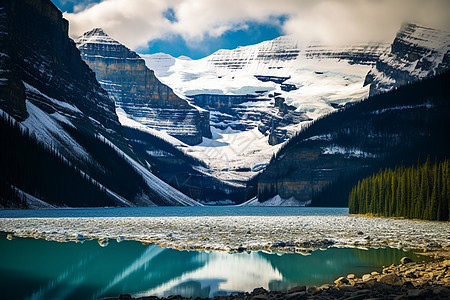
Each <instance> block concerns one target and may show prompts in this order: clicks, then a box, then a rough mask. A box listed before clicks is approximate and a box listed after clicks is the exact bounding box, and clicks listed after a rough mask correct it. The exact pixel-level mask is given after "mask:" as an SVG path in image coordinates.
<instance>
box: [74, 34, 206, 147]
mask: <svg viewBox="0 0 450 300" xmlns="http://www.w3.org/2000/svg"><path fill="white" fill-rule="evenodd" d="M76 43H77V47H78V49H79V50H80V52H81V56H82V58H83V59H84V60H85V61H86V62H87V63H88V64H89V66H90V67H91V68H92V69H93V70H94V72H95V73H96V76H97V79H98V80H99V82H100V83H101V85H102V86H103V87H104V88H105V89H106V90H107V91H108V93H109V94H110V96H111V97H112V98H113V99H114V100H115V102H116V105H117V106H118V107H120V108H122V109H123V110H124V111H125V113H126V114H127V115H128V116H129V117H130V118H132V119H135V120H136V121H138V122H140V123H142V124H144V125H146V126H148V127H150V128H155V129H158V130H165V131H166V132H167V133H169V134H170V135H172V136H174V137H176V138H178V139H180V140H181V141H184V142H186V143H188V144H198V143H200V142H201V141H202V136H206V137H209V136H211V132H210V130H209V119H208V117H209V116H208V114H207V113H205V112H203V113H200V112H199V111H198V110H197V109H196V108H195V107H193V106H191V105H190V104H189V103H188V102H187V101H186V100H184V99H181V98H180V97H178V96H177V95H176V94H175V93H174V92H173V91H172V89H171V88H169V87H168V86H167V85H165V84H162V83H161V82H160V81H159V80H158V79H157V78H156V76H155V75H154V72H153V71H151V70H150V69H148V68H147V67H146V66H145V61H144V60H143V59H141V58H140V57H139V55H137V54H136V53H135V52H133V51H131V50H130V49H128V48H127V47H125V46H124V45H122V44H120V43H119V42H117V41H115V40H114V39H112V38H111V37H109V36H108V35H107V34H106V33H104V32H103V30H102V29H101V28H95V29H93V30H91V31H89V32H86V33H84V34H83V35H82V36H80V37H79V38H78V39H77V40H76Z"/></svg>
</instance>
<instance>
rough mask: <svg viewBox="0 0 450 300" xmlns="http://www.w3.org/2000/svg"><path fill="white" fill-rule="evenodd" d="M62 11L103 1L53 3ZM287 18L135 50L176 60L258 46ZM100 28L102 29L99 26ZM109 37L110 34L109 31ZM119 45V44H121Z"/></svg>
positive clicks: (169, 38) (170, 13) (172, 37)
mask: <svg viewBox="0 0 450 300" xmlns="http://www.w3.org/2000/svg"><path fill="white" fill-rule="evenodd" d="M52 2H53V3H54V4H55V5H56V6H57V7H58V8H59V9H60V10H61V11H62V12H68V13H73V12H74V9H75V10H76V9H77V5H79V6H78V9H80V7H89V5H92V4H96V3H99V2H101V1H100V0H52ZM163 16H164V17H165V18H166V19H167V20H169V21H170V22H172V23H173V22H176V21H177V18H176V13H175V12H174V10H173V9H168V10H166V11H165V12H164V13H163ZM284 21H285V16H283V15H280V16H276V17H271V18H269V20H268V21H266V22H255V21H248V22H243V23H242V24H240V26H238V28H233V29H230V30H227V31H226V32H224V33H223V34H222V35H220V36H210V35H205V36H204V37H203V38H202V39H201V40H193V41H188V42H187V41H186V40H185V39H184V38H183V36H182V35H181V34H176V33H175V34H167V35H166V36H163V37H161V38H156V39H152V40H150V41H148V43H147V44H146V45H141V46H138V47H134V50H136V51H137V52H139V53H142V54H147V53H158V52H163V53H168V54H170V55H172V56H174V57H179V56H181V55H185V56H188V57H190V58H193V59H198V58H202V57H205V56H207V55H209V54H211V53H213V52H215V51H217V50H219V49H234V48H237V47H238V46H247V45H253V44H257V43H259V42H262V41H266V40H271V39H274V38H277V37H279V36H281V35H283V31H282V25H283V22H284ZM98 27H102V25H101V24H98ZM106 32H107V33H108V31H107V30H106ZM119 42H120V40H119Z"/></svg>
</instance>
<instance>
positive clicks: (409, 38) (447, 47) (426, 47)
mask: <svg viewBox="0 0 450 300" xmlns="http://www.w3.org/2000/svg"><path fill="white" fill-rule="evenodd" d="M449 68H450V33H449V32H444V31H440V30H436V29H432V28H426V27H422V26H419V25H415V24H403V25H402V27H401V29H400V31H399V32H398V33H397V36H396V37H395V39H394V41H393V43H392V45H391V47H390V48H389V49H388V50H386V52H384V53H383V54H382V55H381V56H380V57H379V59H377V60H376V65H375V66H374V67H373V68H372V69H371V70H370V72H369V73H368V74H367V76H366V80H365V85H367V84H370V95H375V94H378V93H381V92H386V91H389V90H391V89H393V88H395V87H399V86H401V85H405V84H407V83H411V82H414V81H417V80H420V79H424V78H427V77H429V76H433V75H436V74H439V73H441V72H443V71H445V70H448V69H449Z"/></svg>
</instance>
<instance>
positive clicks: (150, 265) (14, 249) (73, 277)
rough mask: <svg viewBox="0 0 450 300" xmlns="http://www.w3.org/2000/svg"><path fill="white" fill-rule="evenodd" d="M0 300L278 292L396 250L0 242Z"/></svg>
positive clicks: (328, 278) (356, 269)
mask: <svg viewBox="0 0 450 300" xmlns="http://www.w3.org/2000/svg"><path fill="white" fill-rule="evenodd" d="M0 249H1V256H0V290H1V291H2V297H4V298H3V299H97V298H99V297H108V296H118V295H119V294H121V293H130V294H132V295H134V296H150V295H158V296H169V295H172V294H181V295H183V296H192V297H197V296H201V297H207V296H209V297H213V296H216V295H221V294H227V293H230V292H233V291H252V290H253V289H254V288H256V287H259V286H262V287H264V288H266V289H271V290H285V289H288V288H290V287H292V286H296V285H320V284H324V283H329V282H332V281H333V280H335V279H336V278H338V277H339V276H345V275H347V274H349V273H355V274H364V273H366V272H371V271H373V270H377V269H378V270H380V267H381V266H383V265H386V266H387V265H390V264H392V263H398V262H399V260H400V258H401V257H403V256H405V255H408V256H409V257H412V258H413V259H418V258H416V257H415V255H414V254H412V253H405V252H404V251H401V250H397V249H390V248H387V249H369V250H361V249H350V248H331V249H328V250H325V251H321V250H317V251H314V252H313V253H312V254H311V255H308V256H303V255H301V254H283V255H281V254H268V253H263V252H251V253H247V252H245V253H234V254H230V253H226V252H209V253H207V252H204V251H200V252H198V251H178V250H173V249H166V248H160V247H157V246H155V245H143V244H141V243H139V242H135V241H123V242H120V243H118V242H116V241H115V240H112V241H109V244H108V245H107V246H106V247H101V246H100V245H99V243H98V242H97V241H94V240H91V241H84V242H83V243H75V242H67V243H60V242H53V241H45V240H35V239H31V238H27V239H25V238H17V239H13V240H11V241H10V240H7V239H6V235H5V234H2V236H1V239H0Z"/></svg>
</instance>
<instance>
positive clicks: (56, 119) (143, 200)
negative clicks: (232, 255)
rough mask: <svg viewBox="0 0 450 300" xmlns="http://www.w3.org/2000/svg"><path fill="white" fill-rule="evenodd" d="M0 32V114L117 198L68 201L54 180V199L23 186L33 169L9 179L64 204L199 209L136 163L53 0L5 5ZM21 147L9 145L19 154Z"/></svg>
mask: <svg viewBox="0 0 450 300" xmlns="http://www.w3.org/2000/svg"><path fill="white" fill-rule="evenodd" d="M0 32H1V33H0V37H1V39H0V41H1V43H0V110H1V111H2V112H3V113H4V115H5V117H8V116H10V117H12V118H14V119H15V120H16V121H18V122H19V124H17V125H18V126H19V127H20V128H21V130H22V131H24V132H28V133H29V134H30V135H31V137H30V138H31V140H33V141H35V142H37V143H41V144H42V145H44V146H45V147H44V148H45V149H46V150H45V151H50V152H51V153H56V159H60V160H62V161H63V162H65V163H66V164H67V165H68V167H69V168H72V169H73V170H75V171H76V172H78V173H79V174H81V175H82V176H83V177H85V178H89V180H88V181H91V183H92V184H94V186H96V187H99V188H100V189H101V190H102V191H105V192H106V193H107V194H108V195H109V196H108V197H109V199H110V200H109V202H102V203H98V202H97V203H86V202H85V201H84V200H83V199H79V202H78V204H77V202H76V201H75V202H70V204H69V203H65V202H64V200H62V199H64V198H65V194H64V193H70V192H71V190H61V189H58V188H57V186H56V184H57V181H58V180H57V179H56V178H52V177H50V178H48V182H50V183H53V185H54V186H55V190H57V191H58V193H57V196H54V194H53V196H50V194H51V193H50V192H49V191H48V188H45V189H41V190H40V189H32V188H31V189H30V186H27V185H24V184H23V182H24V180H23V177H25V178H26V181H27V182H29V181H30V180H32V178H30V177H32V176H38V175H37V174H40V173H33V172H27V171H26V170H25V171H24V172H23V173H20V174H19V175H18V176H16V177H14V176H11V177H8V178H6V179H5V178H3V179H4V180H7V182H8V184H9V185H10V186H13V187H14V188H17V189H19V190H20V191H21V193H25V194H29V195H30V196H31V197H35V198H38V199H41V200H44V201H49V202H51V203H53V204H57V205H72V206H77V205H83V206H90V205H91V206H97V205H105V203H107V205H155V204H159V205H196V204H198V203H197V202H195V201H193V200H192V199H190V198H189V197H187V196H185V195H184V194H182V193H181V192H178V191H177V190H175V189H173V188H172V187H170V186H169V185H167V184H165V183H164V182H163V181H161V180H160V179H159V178H157V177H156V176H155V175H154V174H152V173H151V172H150V171H149V170H148V169H147V168H145V167H144V166H143V165H141V164H140V163H139V162H138V161H137V159H138V157H137V155H136V154H135V152H134V151H133V149H132V148H131V147H130V145H129V144H128V142H127V141H126V140H125V139H124V138H123V128H122V127H121V125H120V123H119V121H118V117H117V115H116V113H115V106H114V101H112V100H111V99H110V98H109V96H108V94H107V92H106V91H105V90H104V89H103V88H102V87H101V86H100V84H99V83H98V82H97V81H96V79H95V74H94V73H93V72H92V70H91V69H89V67H88V66H87V65H86V64H85V63H84V62H83V61H82V60H81V57H80V53H79V51H78V50H77V48H76V47H75V43H74V42H73V41H72V40H71V39H69V38H68V34H67V33H68V23H67V21H66V20H64V19H63V18H62V14H61V12H60V11H59V10H58V9H57V8H56V7H55V6H54V5H53V4H52V3H51V2H50V1H49V0H20V1H19V0H5V1H2V2H1V4H0ZM5 130H6V129H5ZM6 142H8V143H14V139H9V140H8V141H5V140H2V143H6ZM33 143H34V142H33ZM16 146H17V145H15V144H11V145H10V144H2V147H11V148H12V149H14V147H16ZM30 151H33V150H32V149H21V151H20V152H18V153H17V155H29V156H32V154H31V153H29V152H30ZM49 157H54V156H49ZM52 159H55V158H49V160H52ZM52 163H53V162H52ZM7 173H8V172H7ZM10 173H11V174H13V172H12V171H11V172H10ZM55 175H56V174H55ZM20 178H21V180H19V179H20ZM3 183H4V182H3ZM74 184H75V183H74ZM47 187H48V184H47ZM71 188H72V189H76V188H77V186H75V185H73V186H71ZM56 198H58V199H56ZM55 201H57V202H55Z"/></svg>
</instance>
